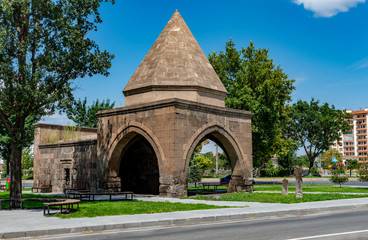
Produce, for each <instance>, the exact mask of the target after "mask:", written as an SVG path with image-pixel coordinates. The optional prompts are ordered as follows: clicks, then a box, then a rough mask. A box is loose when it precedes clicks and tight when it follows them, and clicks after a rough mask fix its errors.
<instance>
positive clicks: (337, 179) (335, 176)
mask: <svg viewBox="0 0 368 240" xmlns="http://www.w3.org/2000/svg"><path fill="white" fill-rule="evenodd" d="M331 174H332V176H331V177H330V181H331V182H333V183H335V184H339V185H340V188H341V184H344V183H346V182H348V181H349V177H348V176H346V174H345V171H344V169H343V168H338V169H336V170H333V171H331Z"/></svg>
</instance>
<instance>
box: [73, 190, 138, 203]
mask: <svg viewBox="0 0 368 240" xmlns="http://www.w3.org/2000/svg"><path fill="white" fill-rule="evenodd" d="M68 195H71V196H73V197H74V198H78V199H80V200H87V201H91V198H92V201H94V200H95V196H102V195H105V196H109V199H110V201H112V196H117V195H124V196H125V200H133V199H134V192H129V191H126V192H87V191H70V192H69V193H68ZM128 196H130V198H128Z"/></svg>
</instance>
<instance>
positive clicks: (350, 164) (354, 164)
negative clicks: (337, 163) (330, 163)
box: [345, 159, 361, 177]
mask: <svg viewBox="0 0 368 240" xmlns="http://www.w3.org/2000/svg"><path fill="white" fill-rule="evenodd" d="M345 165H346V168H347V169H348V170H349V171H350V177H351V170H354V169H359V168H360V166H361V164H360V163H359V162H358V160H356V159H346V161H345Z"/></svg>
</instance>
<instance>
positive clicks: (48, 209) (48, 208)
mask: <svg viewBox="0 0 368 240" xmlns="http://www.w3.org/2000/svg"><path fill="white" fill-rule="evenodd" d="M47 215H50V206H47Z"/></svg>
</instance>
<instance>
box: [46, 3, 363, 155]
mask: <svg viewBox="0 0 368 240" xmlns="http://www.w3.org/2000/svg"><path fill="white" fill-rule="evenodd" d="M176 9H177V10H178V11H179V12H180V14H181V16H182V17H183V18H184V20H185V22H186V23H187V25H188V27H189V28H190V30H191V31H192V33H193V35H194V37H195V38H196V40H197V42H198V43H199V45H200V46H201V48H202V50H203V52H204V53H205V54H206V55H207V56H208V54H209V53H211V52H212V51H215V52H218V51H221V50H224V47H225V43H226V42H227V41H229V39H230V38H232V40H233V41H234V42H235V44H236V46H237V48H238V49H241V47H247V46H248V45H249V42H250V41H253V42H254V44H255V46H256V47H257V48H266V49H269V53H270V57H271V58H272V59H274V62H275V63H276V65H278V66H280V67H281V68H282V69H283V70H284V72H285V73H287V74H288V75H289V78H291V79H295V80H296V82H295V87H296V90H295V91H294V92H293V94H292V102H295V101H297V100H300V99H301V100H305V101H309V100H310V99H311V98H312V97H314V98H315V99H319V100H320V101H321V103H324V102H327V103H329V104H332V105H334V106H335V107H336V108H338V109H353V110H358V109H363V108H365V107H368V99H367V96H368V24H367V20H368V3H367V2H366V0H239V1H220V0H211V1H207V0H202V1H193V0H186V1H177V0H168V1H143V0H141V1H123V0H116V3H115V4H114V5H112V4H110V3H104V4H103V5H102V6H101V8H100V12H101V17H102V20H103V23H102V24H100V25H99V26H98V31H97V32H91V33H90V34H89V35H88V37H89V38H91V39H93V40H94V41H96V42H97V44H98V45H99V46H100V49H102V50H107V51H109V52H110V53H113V54H114V55H115V58H114V59H113V61H112V67H111V69H110V75H109V76H108V77H104V76H94V77H92V78H83V79H77V80H76V81H75V86H76V87H77V89H76V90H75V92H74V95H75V98H76V99H78V98H82V99H84V98H85V97H87V101H88V103H89V104H91V103H92V102H93V101H95V100H96V99H97V98H98V99H99V100H103V99H107V98H109V99H110V100H111V101H114V102H115V106H116V107H120V106H124V95H123V94H122V90H123V88H124V87H125V85H126V84H127V82H128V81H129V79H130V77H131V76H132V75H133V73H134V71H135V70H136V68H137V67H138V65H139V64H140V62H141V61H142V60H143V58H144V56H145V55H146V53H147V52H148V50H149V49H150V47H151V46H152V44H153V43H154V41H155V40H156V39H157V37H158V36H159V34H160V33H161V31H162V30H163V28H164V27H165V25H166V24H167V22H168V21H169V19H170V17H171V16H172V14H173V13H174V11H175V10H176ZM43 121H44V122H48V123H54V124H72V122H71V121H70V120H68V119H67V118H66V117H65V116H64V115H60V114H55V115H53V116H49V117H46V118H44V120H43ZM208 149H209V150H213V146H208ZM206 150H207V148H206V147H205V148H204V151H206Z"/></svg>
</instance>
